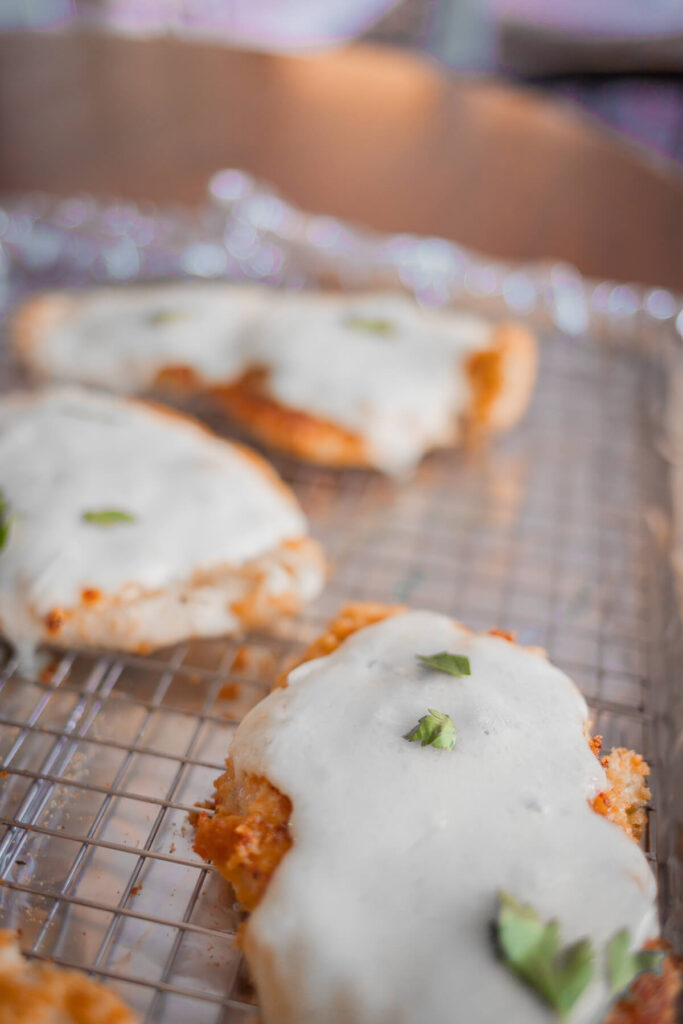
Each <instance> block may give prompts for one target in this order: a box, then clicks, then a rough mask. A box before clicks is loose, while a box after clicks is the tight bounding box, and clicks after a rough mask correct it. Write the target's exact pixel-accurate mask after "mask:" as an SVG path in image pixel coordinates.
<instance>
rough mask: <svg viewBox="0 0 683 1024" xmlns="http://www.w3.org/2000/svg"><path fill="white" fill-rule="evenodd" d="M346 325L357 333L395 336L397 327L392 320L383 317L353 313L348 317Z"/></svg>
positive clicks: (345, 321)
mask: <svg viewBox="0 0 683 1024" xmlns="http://www.w3.org/2000/svg"><path fill="white" fill-rule="evenodd" d="M344 323H345V324H346V326H347V327H352V328H353V330H355V331H367V332H368V333H370V334H385V335H386V334H393V333H394V331H395V329H396V328H395V326H394V324H393V323H392V322H391V320H387V319H386V317H381V316H361V315H360V314H356V313H351V314H350V315H349V316H347V317H346V319H345V320H344Z"/></svg>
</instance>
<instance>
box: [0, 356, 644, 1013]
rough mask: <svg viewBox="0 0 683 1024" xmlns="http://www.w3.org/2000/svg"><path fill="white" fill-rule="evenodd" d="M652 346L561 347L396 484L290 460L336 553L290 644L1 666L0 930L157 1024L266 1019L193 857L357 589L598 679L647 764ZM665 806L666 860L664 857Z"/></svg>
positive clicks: (613, 740)
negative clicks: (28, 670)
mask: <svg viewBox="0 0 683 1024" xmlns="http://www.w3.org/2000/svg"><path fill="white" fill-rule="evenodd" d="M640 363H641V360H640V359H639V357H637V356H633V355H630V354H627V353H614V352H608V351H605V350H604V349H601V348H600V347H598V346H596V345H592V344H589V343H577V342H572V343H568V342H567V341H566V339H562V338H559V337H555V338H553V337H547V338H545V339H544V342H543V348H542V361H541V377H540V381H539V386H538V390H537V394H536V397H535V399H534V403H533V407H532V409H531V412H530V415H529V417H528V419H527V421H526V423H525V424H524V425H523V426H522V427H521V428H519V429H518V430H517V431H516V433H514V434H513V435H511V436H509V437H508V438H505V439H502V441H501V442H500V443H499V444H497V445H496V446H495V447H494V448H491V449H489V450H480V451H473V452H469V453H456V452H451V453H444V454H440V455H437V456H434V457H431V458H429V459H428V460H427V461H426V462H425V463H424V464H423V466H422V467H421V469H420V471H419V473H418V475H417V477H416V479H414V480H413V481H411V482H408V483H405V484H400V485H399V484H395V483H392V482H390V481H385V480H382V479H380V478H379V477H377V476H376V475H374V474H371V473H364V472H348V473H335V472H332V471H326V470H323V469H317V468H311V467H307V466H304V465H302V464H297V463H295V462H294V461H290V460H285V459H279V460H276V461H277V462H278V468H279V469H280V471H281V472H282V473H283V475H284V476H285V478H286V479H287V480H288V481H289V482H290V483H291V484H292V486H293V487H294V489H295V491H296V493H297V494H298V496H299V498H300V500H301V501H302V504H303V506H304V508H305V510H306V511H307V513H308V514H309V516H310V518H311V521H312V525H313V530H314V532H315V533H316V534H317V535H318V536H319V537H320V539H321V540H322V541H323V542H324V543H325V544H326V545H327V547H328V549H329V551H330V555H331V558H332V561H333V575H332V579H331V582H330V585H329V587H328V589H327V591H326V593H325V594H324V596H323V598H322V599H321V600H320V601H319V602H318V603H317V604H316V605H315V607H314V608H312V609H310V610H309V611H308V613H307V614H306V615H305V617H304V618H303V619H301V620H300V621H298V622H294V623H290V624H288V625H287V626H285V627H284V628H283V629H282V630H281V631H280V632H279V633H278V634H273V635H259V636H256V637H250V638H249V645H248V647H246V648H245V647H244V645H243V644H241V643H240V642H238V641H223V640H220V641H211V642H201V643H191V644H184V645H181V646H178V647H176V648H173V649H172V650H169V651H166V652H164V653H162V654H157V655H155V656H153V657H146V658H142V657H134V656H129V655H125V656H115V657H112V656H109V655H99V654H92V653H88V654H86V653H67V654H61V655H58V656H56V657H55V659H54V660H53V661H52V662H50V663H49V664H48V665H47V667H46V669H45V670H44V671H43V674H42V677H41V678H30V679H29V678H25V677H22V676H21V674H20V672H19V670H18V668H17V666H16V663H15V662H14V660H12V658H10V657H8V658H7V660H6V661H5V663H4V666H3V668H2V674H1V676H0V687H1V692H0V753H1V754H2V777H3V780H4V782H3V786H2V817H1V818H0V828H2V831H3V833H4V834H2V838H1V839H0V873H1V876H2V881H3V886H4V888H3V890H2V905H1V907H0V917H1V918H2V922H3V924H5V925H9V926H12V927H19V928H20V929H21V941H22V945H23V947H24V949H25V950H26V951H28V952H30V953H31V954H32V955H34V956H36V957H46V958H50V959H52V960H54V961H56V962H57V963H59V964H63V965H69V966H75V967H80V968H84V969H86V970H88V971H91V972H92V973H93V975H95V976H97V977H99V978H101V979H103V980H105V981H107V982H109V983H111V984H112V985H113V986H114V987H115V988H116V989H118V990H119V991H120V993H121V995H123V996H124V998H126V999H127V1000H129V1001H130V1003H131V1004H132V1005H133V1006H134V1007H136V1008H137V1009H139V1010H140V1011H141V1013H142V1014H143V1015H145V1014H146V1018H145V1019H146V1020H147V1021H149V1022H161V1021H163V1022H164V1024H172V1022H178V1024H187V1022H188V1021H190V1020H191V1021H192V1022H193V1024H195V1022H196V1024H204V1022H206V1024H209V1022H216V1024H218V1022H225V1024H228V1022H229V1024H233V1022H242V1021H244V1022H246V1021H254V1020H256V1019H258V1018H257V1012H256V1010H255V1008H254V997H253V994H252V992H251V989H250V987H249V982H248V979H247V975H246V972H245V970H244V968H243V965H242V963H241V958H240V955H239V953H238V952H237V951H236V949H235V946H234V942H233V939H234V935H235V930H236V928H237V926H238V923H239V915H238V913H237V911H236V909H235V907H234V905H233V899H234V898H233V897H232V895H231V893H230V891H229V888H228V886H227V885H226V884H225V883H224V882H223V881H222V880H221V879H220V877H219V876H218V875H217V874H216V873H215V872H214V871H213V870H212V869H211V868H210V867H207V866H205V865H203V864H202V863H201V862H200V861H199V860H198V858H197V857H196V856H195V855H194V853H193V852H192V849H191V842H192V828H191V826H190V824H189V823H188V813H190V812H191V811H192V809H193V805H194V804H195V802H196V801H200V800H204V799H206V798H207V797H208V796H209V794H210V792H211V783H212V781H213V779H214V777H215V776H216V775H217V774H218V772H219V771H220V769H221V766H222V762H223V759H224V757H225V754H226V751H227V748H228V744H229V742H230V737H231V734H232V731H233V729H234V728H235V722H236V721H237V720H238V719H239V718H240V717H241V716H242V715H243V714H244V713H245V712H246V710H247V709H248V708H249V707H251V706H252V705H253V704H254V703H255V702H256V701H257V700H258V699H259V698H260V697H262V696H263V694H264V693H265V692H266V690H267V688H268V684H269V682H270V680H271V678H272V674H273V672H274V671H276V670H277V669H278V668H280V667H281V666H282V664H283V663H284V661H285V660H286V658H287V657H288V656H290V655H291V654H292V653H293V652H295V651H297V650H298V649H299V648H300V646H301V644H302V643H303V642H305V641H307V640H309V639H310V638H311V637H312V636H313V635H315V633H316V632H318V631H319V629H320V627H321V626H322V624H323V623H324V621H325V620H326V619H327V618H328V617H329V616H330V615H331V614H333V613H334V611H335V610H336V609H337V608H338V606H339V605H340V604H341V603H342V602H344V601H348V600H377V601H390V602H392V601H393V602H395V601H406V602H409V603H410V604H413V605H417V606H424V607H429V608H433V609H436V610H439V611H443V612H447V613H449V614H452V615H454V616H457V617H458V618H460V619H462V620H463V621H464V622H466V623H468V624H469V625H471V626H474V627H475V628H476V627H481V628H485V627H489V626H493V625H497V626H500V627H502V628H506V629H515V630H517V631H518V636H519V638H520V640H522V641H524V642H529V643H538V644H541V645H543V646H545V647H546V648H547V650H548V652H549V654H550V657H551V658H552V659H553V660H554V661H555V662H556V663H557V664H559V665H560V666H561V667H563V668H564V669H566V670H567V671H568V672H569V673H570V674H571V675H572V676H573V678H574V679H575V680H576V681H577V682H578V683H579V685H580V686H581V687H582V689H583V691H584V693H585V694H586V696H587V697H588V699H589V700H590V703H591V706H592V708H593V710H594V713H595V722H596V728H597V730H598V731H599V732H602V733H603V734H604V736H605V742H606V744H607V745H611V744H625V745H628V746H631V747H634V748H635V749H637V750H640V751H642V752H643V753H644V754H645V755H646V756H648V755H649V754H651V752H652V751H651V743H652V737H651V729H650V724H651V712H650V709H649V706H648V694H649V686H650V680H649V677H648V652H649V647H650V644H651V642H652V636H651V632H650V621H649V617H648V607H649V605H650V603H651V602H650V594H649V583H650V580H651V573H650V568H649V564H648V556H647V548H648V537H647V525H646V515H645V513H646V511H647V508H646V505H647V503H648V502H652V500H653V498H652V494H653V492H652V485H651V479H650V478H651V475H652V472H651V471H652V465H651V462H652V460H651V457H650V454H649V445H648V438H647V429H648V428H647V417H646V412H647V410H646V408H645V405H644V397H643V387H642V366H641V365H640ZM654 813H655V812H654V809H653V810H652V811H651V823H650V824H651V827H650V829H649V830H648V838H647V852H648V856H649V857H650V858H651V859H652V861H653V864H655V866H656V860H657V858H656V849H655V834H656V830H655V829H654V827H653V822H652V817H653V815H654Z"/></svg>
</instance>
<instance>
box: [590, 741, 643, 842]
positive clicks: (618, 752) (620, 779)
mask: <svg viewBox="0 0 683 1024" xmlns="http://www.w3.org/2000/svg"><path fill="white" fill-rule="evenodd" d="M600 761H601V764H602V767H603V768H604V769H605V775H606V776H607V781H608V782H609V789H605V790H603V791H602V792H601V793H598V795H597V796H596V797H595V799H594V800H593V810H594V811H597V813H598V814H604V815H605V817H606V818H609V820H610V821H613V822H614V824H615V825H618V826H619V828H622V829H623V830H624V832H625V833H626V835H627V836H630V837H631V839H635V840H636V842H637V841H638V840H639V839H640V838H641V836H642V834H643V832H644V830H645V825H646V823H647V813H646V811H645V805H646V804H647V802H648V800H649V799H650V797H651V796H652V793H651V792H650V789H649V786H648V784H647V782H646V781H645V779H646V778H647V777H648V775H649V774H650V766H649V764H647V763H646V762H645V761H644V760H643V758H642V757H641V756H640V754H636V753H635V752H634V751H633V750H627V749H626V747H613V748H612V750H611V751H610V752H609V754H607V755H606V756H605V757H603V758H601V759H600Z"/></svg>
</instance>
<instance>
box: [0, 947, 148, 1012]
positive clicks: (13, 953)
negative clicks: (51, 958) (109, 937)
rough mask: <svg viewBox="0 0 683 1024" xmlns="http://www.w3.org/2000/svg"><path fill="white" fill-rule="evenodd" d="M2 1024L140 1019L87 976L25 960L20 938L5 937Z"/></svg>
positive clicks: (0, 952) (0, 955)
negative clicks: (18, 939)
mask: <svg viewBox="0 0 683 1024" xmlns="http://www.w3.org/2000/svg"><path fill="white" fill-rule="evenodd" d="M0 1024H138V1017H137V1015H136V1014H134V1013H133V1011H132V1010H131V1009H129V1008H128V1007H127V1006H126V1005H125V1004H124V1003H123V1002H121V1000H120V999H119V997H118V996H117V995H116V994H115V993H114V992H113V991H112V990H111V989H108V988H105V987H104V985H100V984H99V982H96V981H93V980H92V979H91V978H89V977H88V975H87V974H81V973H80V972H79V971H72V970H63V969H61V968H59V967H55V966H54V965H53V964H49V963H39V962H29V961H28V960H26V959H24V957H23V956H22V955H21V952H20V950H19V945H18V943H17V940H16V936H15V935H14V933H13V932H10V931H0Z"/></svg>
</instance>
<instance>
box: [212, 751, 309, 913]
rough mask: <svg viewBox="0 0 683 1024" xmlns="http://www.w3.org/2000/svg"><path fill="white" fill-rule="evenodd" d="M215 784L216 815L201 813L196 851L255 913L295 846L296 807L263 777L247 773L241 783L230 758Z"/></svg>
mask: <svg viewBox="0 0 683 1024" xmlns="http://www.w3.org/2000/svg"><path fill="white" fill-rule="evenodd" d="M214 786H215V789H216V793H215V797H214V801H215V807H216V812H215V814H214V815H213V817H209V815H207V814H200V816H199V820H198V822H197V835H196V838H195V843H194V849H195V851H196V852H197V853H198V854H199V856H200V857H202V858H204V860H211V861H213V863H214V864H215V866H216V867H217V868H218V870H219V871H220V873H221V874H222V875H223V876H224V877H225V878H227V880H228V881H229V882H230V883H231V884H232V887H233V889H234V890H235V895H236V896H237V899H238V900H239V902H240V903H241V904H242V906H243V907H244V908H245V909H246V910H253V909H254V907H256V906H257V905H258V902H259V900H260V899H261V897H262V896H263V893H264V892H265V890H266V886H267V885H268V882H269V881H270V878H271V876H272V874H273V872H274V871H275V868H276V867H277V866H278V864H279V863H280V861H281V860H282V858H283V857H284V855H285V854H286V853H287V850H289V848H290V846H291V845H292V840H291V837H290V834H289V824H288V823H289V818H290V815H291V813H292V804H291V801H290V800H289V799H288V798H287V797H286V796H284V795H283V794H282V793H280V792H278V790H277V789H275V787H274V786H272V785H271V784H270V782H268V780H267V779H264V778H262V777H260V776H257V775H246V776H245V777H244V778H243V779H242V780H241V783H238V782H237V780H236V778H235V770H234V767H233V763H232V759H231V758H228V760H227V761H226V771H225V773H224V774H223V775H221V776H220V778H218V779H217V780H216V782H215V783H214Z"/></svg>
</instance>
